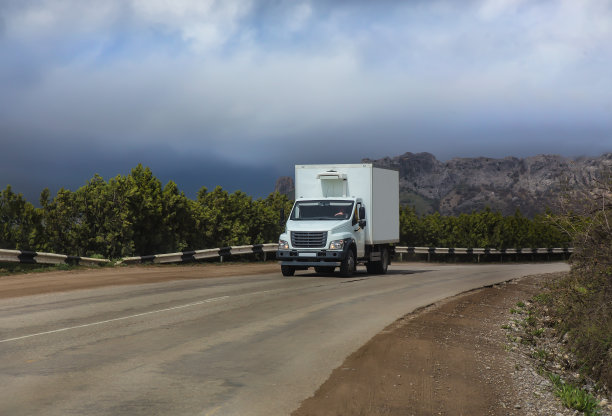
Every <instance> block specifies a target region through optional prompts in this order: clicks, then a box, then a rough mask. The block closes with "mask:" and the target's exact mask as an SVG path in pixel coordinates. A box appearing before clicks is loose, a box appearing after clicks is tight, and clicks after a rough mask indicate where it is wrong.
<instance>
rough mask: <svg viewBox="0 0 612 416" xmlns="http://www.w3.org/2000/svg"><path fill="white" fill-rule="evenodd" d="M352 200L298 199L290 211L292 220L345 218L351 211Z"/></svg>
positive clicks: (348, 216) (347, 217)
mask: <svg viewBox="0 0 612 416" xmlns="http://www.w3.org/2000/svg"><path fill="white" fill-rule="evenodd" d="M353 203H354V202H353V201H341V200H339V201H335V200H332V201H330V200H326V201H299V202H296V203H295V206H294V207H293V211H292V212H291V219H292V220H297V221H299V220H336V221H338V220H347V219H349V218H350V217H351V214H352V213H353Z"/></svg>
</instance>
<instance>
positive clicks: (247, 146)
mask: <svg viewBox="0 0 612 416" xmlns="http://www.w3.org/2000/svg"><path fill="white" fill-rule="evenodd" d="M610 45H612V0H590V1H586V0H584V1H583V0H539V1H533V0H531V1H529V0H495V1H494V0H461V1H457V0H410V1H391V0H377V1H370V0H353V1H350V0H334V1H325V0H312V1H300V0H291V1H288V0H274V1H273V0H251V1H249V0H242V1H237V0H218V1H216V0H200V1H189V0H96V1H83V0H0V188H2V189H4V187H5V186H6V185H7V184H10V185H12V187H13V190H14V191H16V192H21V193H23V194H24V195H25V196H26V198H28V200H31V201H32V202H36V201H37V200H38V195H39V194H40V191H41V190H42V189H43V188H45V187H48V188H50V189H51V190H52V192H55V191H57V189H59V188H60V187H62V186H63V187H65V188H68V189H71V190H76V189H78V188H79V187H80V186H83V185H84V184H85V183H86V182H87V180H89V179H90V178H91V177H93V176H94V174H96V173H97V174H100V175H102V176H103V177H104V178H105V179H109V178H111V177H114V176H116V175H118V174H122V175H126V174H128V173H129V172H130V170H131V169H132V168H133V167H135V166H136V165H137V164H138V163H142V164H143V165H145V166H149V167H150V168H151V169H152V170H153V173H154V174H155V176H157V177H158V178H159V179H160V180H161V181H162V182H163V183H164V184H165V183H167V182H168V181H169V180H173V181H174V182H176V183H177V185H178V186H179V188H180V189H182V190H184V191H185V193H186V194H187V195H188V196H190V197H194V196H195V193H196V191H197V190H198V189H199V188H200V187H202V186H206V187H207V188H208V189H212V188H214V187H215V186H216V185H220V186H222V187H223V188H224V189H226V190H228V191H230V192H233V191H234V190H237V189H240V190H242V191H244V192H246V193H248V194H250V195H253V196H254V197H265V196H267V195H268V194H269V193H270V192H272V191H273V189H274V183H275V181H276V179H277V178H278V177H279V176H281V175H288V176H292V175H293V166H294V165H295V164H305V163H358V162H360V161H361V159H363V158H372V159H376V158H381V157H385V156H390V157H393V156H397V155H401V154H403V153H405V152H413V153H417V152H429V153H432V154H434V155H435V156H436V157H437V158H438V159H440V160H448V159H451V158H453V157H478V156H487V157H500V158H501V157H505V156H517V157H527V156H533V155H537V154H560V155H563V156H567V157H577V156H597V155H599V154H602V153H604V152H610V151H612V47H611V46H610Z"/></svg>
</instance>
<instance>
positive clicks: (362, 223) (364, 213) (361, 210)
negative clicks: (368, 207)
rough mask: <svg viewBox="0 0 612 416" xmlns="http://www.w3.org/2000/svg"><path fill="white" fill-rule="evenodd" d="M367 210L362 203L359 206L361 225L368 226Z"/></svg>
mask: <svg viewBox="0 0 612 416" xmlns="http://www.w3.org/2000/svg"><path fill="white" fill-rule="evenodd" d="M365 216H366V212H365V207H364V206H363V205H362V206H360V207H359V226H360V227H361V228H365V226H366V217H365Z"/></svg>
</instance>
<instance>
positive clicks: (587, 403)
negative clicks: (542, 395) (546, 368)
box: [548, 373, 600, 416]
mask: <svg viewBox="0 0 612 416" xmlns="http://www.w3.org/2000/svg"><path fill="white" fill-rule="evenodd" d="M548 379H549V380H550V381H551V383H552V384H553V393H554V394H555V396H557V397H558V398H559V399H561V402H562V403H563V405H564V406H565V407H567V408H569V409H575V410H578V411H580V412H583V413H584V414H585V415H586V416H598V415H599V414H600V412H599V405H598V403H597V399H596V398H595V397H593V395H592V394H590V393H589V392H587V391H585V390H582V389H580V388H578V387H576V386H573V385H571V384H569V383H566V382H564V381H563V380H562V379H561V377H560V376H559V375H557V374H553V373H549V374H548Z"/></svg>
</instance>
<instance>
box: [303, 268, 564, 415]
mask: <svg viewBox="0 0 612 416" xmlns="http://www.w3.org/2000/svg"><path fill="white" fill-rule="evenodd" d="M545 278H546V277H545V275H544V276H542V275H540V276H530V277H526V278H522V279H519V280H516V281H513V282H509V283H504V284H500V285H495V286H493V287H489V288H483V289H479V290H475V291H472V292H468V293H466V294H463V295H459V296H456V297H453V298H449V299H446V300H445V301H442V302H440V303H438V304H436V305H433V306H430V307H427V308H424V309H422V310H419V311H416V312H415V313H412V314H409V315H407V316H405V317H404V318H402V319H400V320H398V321H396V322H395V323H394V324H392V325H390V326H389V327H387V328H386V329H385V330H384V331H383V332H381V333H380V334H378V335H376V336H375V337H374V338H372V339H371V340H370V341H369V342H368V343H367V344H366V345H364V346H363V347H361V348H360V349H359V350H357V351H356V352H355V353H353V354H352V355H351V356H349V357H348V358H347V359H346V361H345V362H344V363H343V365H342V366H340V367H339V368H337V369H336V370H334V371H333V372H332V374H331V376H330V377H329V379H328V380H327V381H326V382H325V383H324V384H323V385H322V386H321V387H320V388H319V389H318V390H317V391H316V393H315V394H314V396H313V397H311V398H309V399H307V400H305V401H304V402H303V403H302V404H301V406H300V407H299V408H298V409H297V410H296V411H294V412H293V414H292V416H306V415H317V416H326V415H330V416H331V415H334V416H337V415H347V416H348V415H385V416H394V415H402V416H405V415H418V416H422V415H531V414H533V415H539V414H550V415H565V414H572V412H569V411H567V409H563V408H561V406H560V405H557V404H556V403H551V404H548V405H547V406H539V407H538V406H535V405H534V403H532V402H533V400H534V396H533V395H532V394H530V392H528V391H527V392H525V391H523V390H525V389H523V388H522V387H524V386H521V380H519V378H521V379H522V376H521V375H520V370H521V369H523V367H524V366H523V365H522V364H523V363H517V360H521V358H520V357H518V356H516V355H515V356H512V355H511V354H509V352H508V351H507V338H506V334H505V332H504V331H503V330H502V329H501V326H502V325H503V324H505V323H507V322H508V320H509V319H510V316H509V315H510V313H509V310H510V308H512V306H514V305H516V303H517V302H518V301H519V300H525V299H529V298H530V297H531V296H532V295H533V294H535V293H537V288H538V285H539V284H540V283H541V282H542V281H543V280H544V279H545ZM552 400H553V401H554V398H553V399H552ZM566 411H567V412H566Z"/></svg>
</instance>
